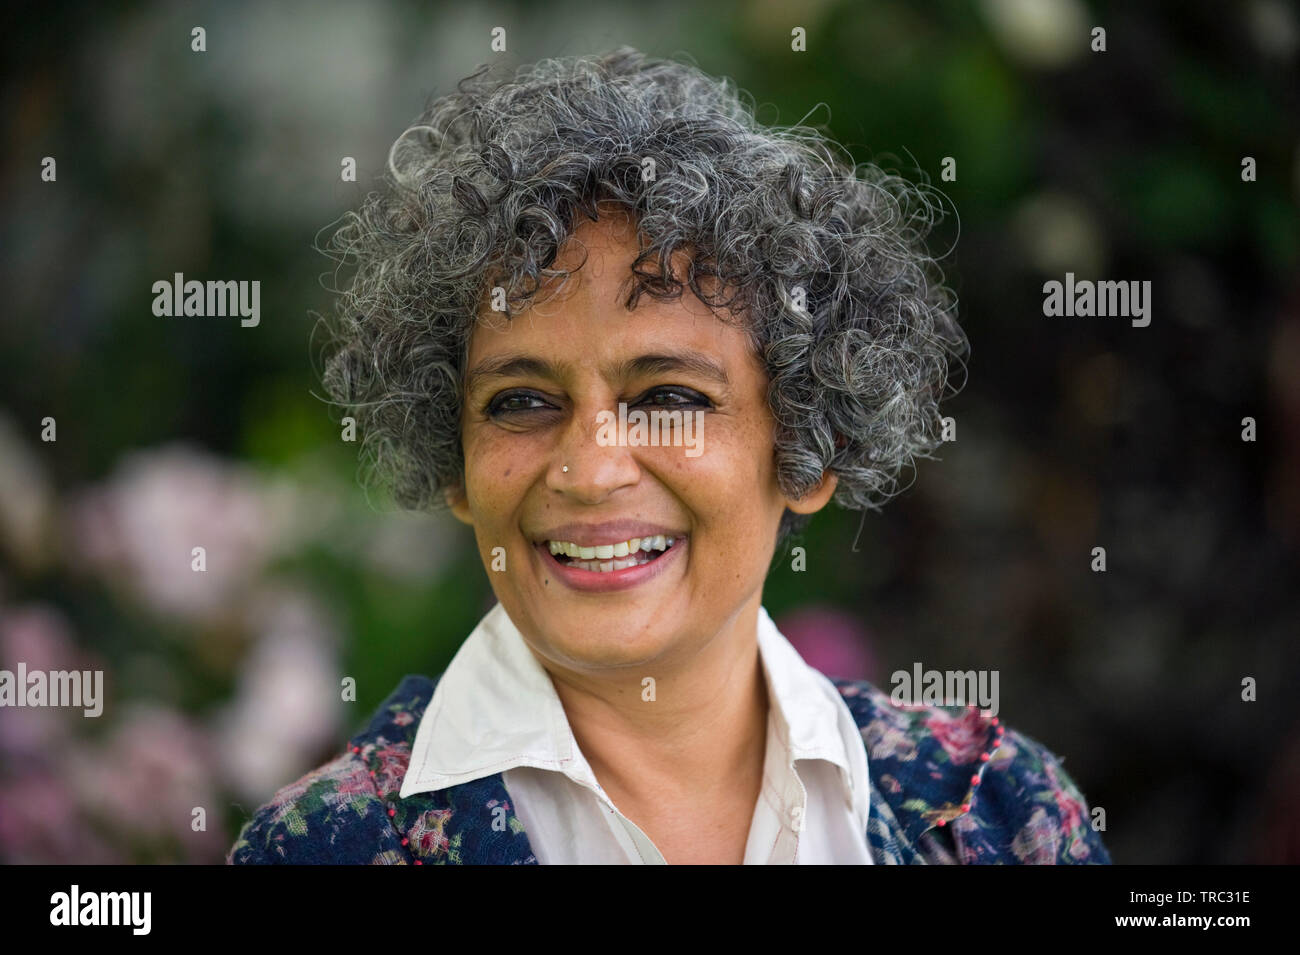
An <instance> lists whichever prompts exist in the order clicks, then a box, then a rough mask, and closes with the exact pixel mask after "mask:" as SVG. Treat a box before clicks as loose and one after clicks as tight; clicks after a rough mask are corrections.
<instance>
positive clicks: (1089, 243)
mask: <svg viewBox="0 0 1300 955" xmlns="http://www.w3.org/2000/svg"><path fill="white" fill-rule="evenodd" d="M1011 222H1012V230H1013V232H1014V233H1015V234H1016V237H1017V238H1018V240H1019V242H1020V247H1021V250H1022V251H1023V253H1024V255H1025V257H1026V259H1027V260H1028V261H1029V262H1030V263H1031V264H1032V265H1033V266H1034V267H1035V268H1037V269H1038V270H1039V271H1040V272H1042V273H1044V274H1046V275H1054V276H1057V277H1058V278H1060V277H1061V276H1063V275H1064V274H1065V273H1066V272H1073V273H1074V274H1075V275H1076V276H1077V277H1079V278H1083V277H1085V276H1095V275H1099V274H1101V272H1102V270H1103V269H1104V268H1105V265H1106V260H1107V257H1108V255H1109V252H1108V250H1107V248H1106V239H1105V236H1104V234H1103V232H1102V229H1101V227H1100V225H1099V224H1098V223H1097V219H1096V217H1095V216H1094V215H1093V213H1092V211H1091V210H1090V209H1089V208H1088V207H1087V206H1086V205H1084V204H1083V203H1082V202H1081V201H1079V200H1078V199H1076V198H1074V197H1073V196H1068V195H1064V194H1062V193H1052V192H1045V193H1039V194H1038V195H1035V196H1032V197H1030V198H1029V199H1027V200H1025V201H1024V202H1023V203H1021V205H1020V206H1019V208H1017V209H1016V210H1015V211H1014V212H1013V213H1012V218H1011Z"/></svg>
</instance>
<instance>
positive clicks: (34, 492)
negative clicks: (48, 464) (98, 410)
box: [0, 413, 54, 570]
mask: <svg viewBox="0 0 1300 955" xmlns="http://www.w3.org/2000/svg"><path fill="white" fill-rule="evenodd" d="M37 427H38V426H37V425H34V426H33V430H34V431H36V433H37V434H39V430H37ZM53 502H54V494H53V492H52V491H51V489H50V482H49V479H48V478H46V476H45V468H44V467H43V466H42V464H41V460H40V458H39V456H37V454H36V453H35V452H34V451H33V445H32V444H31V442H30V441H28V440H24V438H23V435H22V434H21V433H20V432H19V430H18V427H17V425H16V424H15V423H14V421H13V419H12V418H10V417H9V416H8V415H7V414H4V413H0V549H2V550H3V551H4V552H5V553H7V554H8V555H9V557H10V559H11V560H13V562H14V564H15V566H17V567H21V568H24V569H27V570H34V569H38V568H40V567H43V566H44V565H45V564H46V563H47V562H48V561H49V559H50V557H52V556H53V551H54V547H53V539H54V535H52V534H51V533H50V526H51V514H52V506H53Z"/></svg>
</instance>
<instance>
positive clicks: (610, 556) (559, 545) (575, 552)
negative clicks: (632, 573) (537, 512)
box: [546, 534, 675, 573]
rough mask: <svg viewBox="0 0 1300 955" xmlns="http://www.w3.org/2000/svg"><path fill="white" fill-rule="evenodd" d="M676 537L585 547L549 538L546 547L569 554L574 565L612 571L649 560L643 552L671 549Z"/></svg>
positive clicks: (553, 552)
mask: <svg viewBox="0 0 1300 955" xmlns="http://www.w3.org/2000/svg"><path fill="white" fill-rule="evenodd" d="M674 540H675V538H672V537H667V536H666V535H664V534H657V535H655V536H653V537H633V538H632V539H631V540H625V541H618V542H617V543H614V544H596V545H594V546H592V547H582V546H580V545H578V544H575V543H573V542H572V541H547V542H546V546H547V547H548V548H549V549H550V551H551V553H552V554H556V555H559V554H565V555H567V556H568V557H570V558H572V563H571V566H574V567H580V568H582V569H584V570H591V571H596V572H599V573H609V572H610V571H613V570H622V569H623V568H624V567H633V566H636V565H637V564H644V563H646V561H647V560H648V559H649V558H647V557H643V556H642V555H643V554H648V553H650V552H651V551H664V550H667V549H668V548H669V547H672V546H673V541H674ZM621 558H627V559H626V560H624V559H621Z"/></svg>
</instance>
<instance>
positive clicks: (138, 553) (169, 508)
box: [68, 446, 302, 617]
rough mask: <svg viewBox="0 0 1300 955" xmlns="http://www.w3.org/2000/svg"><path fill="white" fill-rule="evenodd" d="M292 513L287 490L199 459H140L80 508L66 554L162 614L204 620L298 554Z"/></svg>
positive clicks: (181, 451) (193, 454)
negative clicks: (200, 552)
mask: <svg viewBox="0 0 1300 955" xmlns="http://www.w3.org/2000/svg"><path fill="white" fill-rule="evenodd" d="M295 503H296V500H295V496H294V492H293V490H292V485H291V484H289V483H287V482H280V483H272V482H270V481H268V480H266V479H264V478H262V477H260V476H259V475H257V474H256V473H255V472H253V471H251V470H249V469H247V468H244V467H241V466H238V465H234V464H230V463H228V462H225V461H223V460H221V459H220V458H217V457H214V456H211V455H208V454H206V453H204V452H201V451H197V450H194V449H191V448H188V447H184V446H173V447H169V448H163V449H161V450H155V451H148V452H138V453H136V454H133V455H130V456H128V457H127V458H126V459H125V460H124V461H123V462H122V463H121V464H120V465H119V467H118V470H117V472H116V473H115V474H114V476H113V477H112V479H111V480H110V481H109V482H108V483H106V484H104V485H101V486H98V487H95V488H92V489H90V490H87V491H83V492H82V493H81V494H80V495H79V496H78V498H77V499H76V500H75V501H74V503H73V507H72V517H71V520H70V524H69V528H68V532H69V534H70V542H69V544H70V554H71V555H72V558H73V560H74V561H76V562H78V563H81V564H84V565H86V566H88V567H90V568H91V569H92V570H94V571H96V572H98V573H102V574H104V575H105V576H107V577H109V578H110V579H112V580H114V581H116V582H118V583H119V584H121V585H122V586H124V587H126V588H127V589H128V590H129V591H130V592H132V593H133V595H135V596H136V597H137V598H139V599H141V600H143V601H144V602H145V603H146V604H148V605H149V606H151V607H153V608H154V609H156V610H160V611H163V612H168V613H175V614H179V615H182V616H186V617H202V616H205V615H208V614H212V613H215V612H218V611H222V610H225V609H227V608H229V607H231V606H232V605H237V603H238V600H239V597H240V595H241V594H242V592H243V591H244V590H245V589H246V588H248V587H249V586H250V585H251V584H252V583H253V582H254V581H256V580H257V579H258V578H259V576H260V574H261V573H262V570H263V568H264V567H265V565H266V564H267V563H268V562H269V561H270V560H272V559H274V558H275V557H276V556H278V555H280V554H281V553H284V552H286V551H289V550H291V549H292V548H293V547H294V546H296V544H297V538H298V534H299V531H300V521H301V518H302V515H301V513H300V512H301V508H297V507H295ZM196 547H202V548H204V552H205V563H206V569H205V570H204V571H201V572H200V571H196V570H194V569H193V567H192V562H193V560H194V557H193V550H194V548H196Z"/></svg>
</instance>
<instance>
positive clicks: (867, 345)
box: [321, 47, 968, 546]
mask: <svg viewBox="0 0 1300 955" xmlns="http://www.w3.org/2000/svg"><path fill="white" fill-rule="evenodd" d="M744 96H745V94H742V93H739V92H738V91H737V90H736V88H735V87H734V85H732V84H731V83H730V81H728V80H727V79H721V80H718V79H713V78H711V77H709V76H706V75H705V74H703V73H702V72H700V71H699V70H698V69H696V68H695V67H693V66H689V65H685V64H683V63H679V62H676V61H672V60H654V59H649V58H647V57H645V56H644V55H642V54H641V53H639V52H637V51H636V50H633V49H630V48H628V47H623V48H621V49H619V50H616V51H614V52H612V53H609V54H606V55H603V56H598V57H585V58H567V59H547V60H543V61H541V62H538V63H536V64H533V65H531V66H528V67H524V68H522V69H520V70H519V72H518V73H517V74H516V75H515V77H514V78H513V80H510V79H505V80H496V79H491V78H490V73H489V71H488V70H487V67H481V68H480V69H479V70H478V71H476V72H475V73H474V74H473V75H471V76H470V77H467V78H466V79H464V80H462V81H461V82H460V83H459V84H458V85H457V92H454V93H450V94H449V95H446V96H443V97H441V98H439V99H436V100H433V101H431V103H430V104H429V106H428V107H427V108H426V110H425V112H424V114H423V115H422V116H421V117H420V118H419V120H417V122H416V123H415V124H414V125H412V126H411V127H410V128H409V129H407V130H406V131H405V132H404V133H403V134H402V135H401V136H399V137H398V139H397V141H396V142H395V143H394V144H393V147H392V149H391V150H390V152H389V159H388V175H387V177H386V182H385V187H386V188H385V189H384V190H382V191H379V192H372V193H371V194H369V195H368V196H367V197H366V198H365V200H364V201H363V203H362V204H361V206H360V208H359V209H358V210H357V211H355V212H350V213H348V214H347V215H346V216H345V217H344V219H343V222H342V224H341V225H340V226H339V227H338V228H337V230H336V231H335V232H334V233H333V235H332V236H331V237H330V241H329V242H328V244H327V246H326V248H324V249H322V250H321V251H323V252H325V253H326V254H328V255H331V256H332V257H335V258H337V259H338V261H339V262H340V265H342V264H344V263H348V262H351V263H354V264H355V265H356V273H355V276H354V277H353V279H352V281H351V283H350V284H349V285H348V286H347V287H346V288H344V289H338V288H335V289H333V291H335V292H338V293H339V298H338V301H337V310H338V311H337V318H338V321H337V322H335V323H332V327H331V329H330V331H331V332H332V336H331V337H332V340H333V345H334V346H336V347H335V349H334V351H333V353H332V354H331V355H330V356H329V357H328V361H327V363H326V365H325V370H324V375H323V384H324V387H325V390H326V391H327V393H328V394H329V396H330V398H332V399H333V401H334V402H335V403H336V404H338V405H341V406H342V407H344V408H345V409H347V413H349V414H352V415H353V416H354V417H355V418H356V420H357V424H358V427H359V428H360V430H361V433H362V435H363V439H362V445H361V449H362V450H361V454H362V460H363V463H364V464H365V465H366V470H367V471H368V472H369V476H378V477H380V478H381V479H383V480H384V481H385V482H386V483H387V484H388V485H389V486H390V489H391V491H392V493H393V496H394V498H395V499H396V500H397V502H398V503H399V504H401V505H402V506H405V507H411V508H416V509H424V508H427V507H430V506H438V505H440V504H442V503H443V492H444V491H445V490H447V489H452V488H459V487H460V486H461V485H462V483H463V481H464V459H463V452H462V447H461V435H460V415H461V402H462V400H463V395H464V372H465V361H466V357H467V353H468V346H469V339H470V334H471V333H472V331H473V329H474V326H475V322H476V321H477V318H478V315H479V312H480V308H481V306H482V304H483V302H484V301H485V296H486V295H487V294H488V290H489V287H490V285H492V284H499V285H501V286H503V287H504V288H505V289H506V296H507V306H508V307H507V312H506V314H507V316H509V315H510V314H511V313H512V312H513V311H515V310H516V309H518V308H522V307H525V306H526V305H527V304H528V303H529V302H530V301H531V300H532V298H533V297H534V296H535V295H536V294H537V293H538V291H539V289H540V288H541V287H542V285H543V283H544V282H547V281H548V280H549V279H551V278H557V277H558V278H560V279H564V278H566V277H567V276H568V275H569V274H570V273H569V272H567V271H563V270H555V269H552V268H551V266H552V265H553V264H554V262H555V259H556V257H557V255H558V252H559V250H560V248H561V246H562V245H563V244H564V242H565V241H566V240H567V239H568V238H569V236H571V235H572V233H573V229H574V226H575V216H576V214H577V213H582V214H584V215H586V216H588V217H589V218H592V219H595V218H596V214H597V210H596V204H597V203H598V202H610V201H612V202H614V203H617V204H619V205H620V206H622V207H624V208H626V209H628V210H630V211H631V212H632V214H633V216H634V218H635V220H636V222H637V224H638V228H639V230H640V232H641V233H642V235H643V236H644V237H645V241H643V247H644V251H643V252H642V253H641V255H640V256H639V257H638V258H637V260H636V262H635V264H634V265H633V268H632V273H633V275H632V278H633V285H632V290H631V292H630V293H629V296H628V300H627V305H628V307H629V308H634V307H635V305H636V302H637V300H638V298H639V296H640V295H641V294H642V293H645V294H649V295H651V296H652V297H654V298H656V299H658V300H675V299H677V298H678V297H679V296H680V295H681V293H682V289H683V284H685V285H687V286H689V287H690V289H691V291H692V293H693V294H695V295H696V296H697V297H699V298H700V299H701V301H704V302H705V303H707V304H709V305H710V306H712V307H714V308H725V309H728V310H730V312H731V314H734V315H741V316H743V317H744V318H743V323H744V329H745V331H746V332H747V335H748V338H749V340H750V342H751V343H752V345H753V348H754V349H755V354H756V355H758V356H761V358H762V361H763V363H764V364H765V366H766V370H767V373H768V377H769V386H768V402H769V404H770V406H771V409H772V413H773V415H774V417H775V420H776V422H777V434H776V436H775V455H776V469H777V475H778V481H779V483H780V486H781V488H782V490H783V492H785V493H786V494H787V495H788V496H792V497H802V496H803V495H804V494H806V493H807V492H808V491H809V490H811V489H812V488H814V487H815V486H816V485H817V484H818V483H819V482H820V481H821V479H822V476H823V472H825V471H827V470H830V471H831V472H833V473H834V474H835V475H837V477H838V484H837V487H836V490H835V495H834V500H835V502H836V503H837V504H839V505H840V506H841V507H846V508H851V509H878V508H879V506H880V504H881V503H883V502H884V501H885V500H886V499H887V498H889V497H891V496H893V495H894V494H896V493H897V492H898V490H899V489H900V488H899V485H898V476H899V473H900V471H901V470H902V469H903V468H904V467H905V466H908V465H911V464H912V463H913V458H917V457H930V456H931V454H932V452H933V451H934V449H935V448H936V447H937V446H938V444H939V440H940V439H939V430H940V419H939V414H938V402H939V399H940V397H942V393H943V391H944V389H945V386H946V384H947V378H948V360H949V358H950V357H957V358H958V359H960V358H961V357H962V356H963V355H964V354H965V352H966V351H967V348H968V344H967V341H966V337H965V335H964V333H963V332H962V330H961V329H960V327H959V326H958V325H957V323H956V321H955V317H954V312H955V296H954V295H953V294H952V293H951V291H950V290H949V289H948V288H946V287H945V286H944V285H943V276H942V273H941V271H940V270H939V268H938V265H937V262H936V260H935V259H934V258H932V257H931V256H930V255H929V254H927V252H926V251H925V249H924V247H923V244H922V242H923V239H924V238H925V236H926V234H927V233H928V232H929V230H930V229H931V227H932V226H933V225H934V223H935V222H936V221H937V219H938V215H937V205H936V204H935V203H934V202H932V200H931V197H930V194H929V193H930V189H929V187H928V186H924V187H918V186H913V185H912V184H911V183H909V182H908V181H906V180H905V179H902V178H900V177H898V176H895V175H891V174H888V173H886V172H885V171H884V170H882V169H881V168H879V167H878V166H876V165H873V164H865V163H864V164H859V165H856V166H854V165H851V164H850V163H848V162H846V161H844V160H843V159H841V158H839V157H837V155H836V154H835V152H834V148H837V147H836V144H835V143H834V142H833V141H831V140H828V139H826V138H824V137H823V136H822V135H820V134H819V133H817V132H816V131H814V130H812V129H809V128H806V127H791V128H773V127H765V126H762V125H760V124H759V123H758V121H757V120H756V119H755V118H754V114H753V107H752V105H751V104H750V103H749V102H747V100H746V99H745V98H742V97H744ZM646 159H650V160H653V169H654V175H653V177H651V176H644V175H643V168H647V167H646V166H644V165H643V163H644V160H646ZM678 251H684V252H686V253H687V256H688V259H689V265H688V266H687V272H686V280H685V283H683V282H682V280H681V279H680V278H678V276H677V273H676V270H675V269H674V268H672V267H670V262H671V260H672V257H673V256H674V254H675V253H677V252H678ZM713 289H716V290H717V291H710V290H713ZM720 317H721V316H720ZM807 520H808V516H805V515H797V514H795V513H794V512H792V511H790V510H788V509H787V510H786V512H785V514H784V515H783V517H782V520H781V526H780V531H779V536H778V541H777V544H778V546H780V545H781V544H782V543H783V542H785V541H786V540H787V539H788V538H789V537H790V536H791V535H792V534H796V533H799V532H800V531H802V530H803V528H804V526H805V524H806V522H807Z"/></svg>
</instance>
